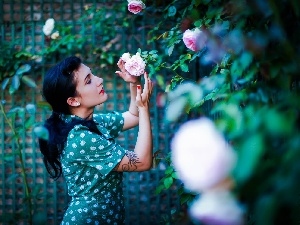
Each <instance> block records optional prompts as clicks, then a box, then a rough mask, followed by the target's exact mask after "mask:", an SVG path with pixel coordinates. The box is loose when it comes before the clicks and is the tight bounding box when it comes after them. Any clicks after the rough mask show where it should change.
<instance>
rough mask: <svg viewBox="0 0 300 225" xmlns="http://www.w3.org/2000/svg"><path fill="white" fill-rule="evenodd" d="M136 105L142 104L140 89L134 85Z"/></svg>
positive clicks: (139, 86)
mask: <svg viewBox="0 0 300 225" xmlns="http://www.w3.org/2000/svg"><path fill="white" fill-rule="evenodd" d="M136 104H137V106H141V104H142V87H141V85H136Z"/></svg>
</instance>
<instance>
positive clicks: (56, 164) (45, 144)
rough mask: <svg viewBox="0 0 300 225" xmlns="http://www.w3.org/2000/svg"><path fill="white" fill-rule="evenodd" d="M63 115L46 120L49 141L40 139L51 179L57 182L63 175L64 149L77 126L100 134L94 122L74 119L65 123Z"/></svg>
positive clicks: (53, 114) (56, 115)
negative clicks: (62, 157) (70, 134)
mask: <svg viewBox="0 0 300 225" xmlns="http://www.w3.org/2000/svg"><path fill="white" fill-rule="evenodd" d="M62 115H63V114H60V113H57V112H54V111H53V113H52V115H51V116H50V117H49V118H48V119H47V120H46V122H45V124H44V127H45V128H46V129H47V130H48V132H49V139H48V140H44V139H39V146H40V151H41V153H42V154H43V161H44V164H45V166H46V169H47V171H48V173H49V174H50V177H51V178H53V179H55V180H57V179H58V178H59V177H60V176H61V174H62V166H61V162H60V155H61V153H62V150H63V149H64V145H65V142H66V140H67V137H68V134H69V132H70V131H71V130H72V129H73V127H74V126H75V125H78V124H81V125H83V126H86V127H88V129H89V130H90V131H92V132H95V133H97V134H100V131H99V130H98V128H97V125H96V123H95V122H94V120H83V119H76V118H72V120H71V121H70V122H65V121H64V120H63V119H62V118H61V116H62Z"/></svg>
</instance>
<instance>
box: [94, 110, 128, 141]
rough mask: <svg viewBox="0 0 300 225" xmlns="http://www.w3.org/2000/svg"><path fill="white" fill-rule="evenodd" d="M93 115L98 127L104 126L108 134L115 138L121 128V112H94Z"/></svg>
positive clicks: (122, 124) (122, 119) (122, 121)
mask: <svg viewBox="0 0 300 225" xmlns="http://www.w3.org/2000/svg"><path fill="white" fill-rule="evenodd" d="M93 117H94V120H95V121H96V122H97V123H98V124H99V125H100V127H104V128H106V129H107V130H108V131H109V133H110V136H111V137H113V138H116V137H117V136H118V135H119V133H120V132H121V131H122V129H123V126H124V118H123V116H122V114H121V113H118V112H112V113H107V114H94V116H93Z"/></svg>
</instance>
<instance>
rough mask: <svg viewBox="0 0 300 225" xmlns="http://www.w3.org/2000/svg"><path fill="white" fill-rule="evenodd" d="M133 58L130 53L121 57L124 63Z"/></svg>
mask: <svg viewBox="0 0 300 225" xmlns="http://www.w3.org/2000/svg"><path fill="white" fill-rule="evenodd" d="M130 58H131V56H130V54H129V53H128V52H126V53H124V54H123V55H122V56H121V59H122V60H123V61H124V62H127V60H129V59H130Z"/></svg>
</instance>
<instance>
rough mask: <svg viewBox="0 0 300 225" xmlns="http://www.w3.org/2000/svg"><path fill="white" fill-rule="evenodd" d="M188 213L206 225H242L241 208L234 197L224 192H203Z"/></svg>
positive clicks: (242, 211)
mask: <svg viewBox="0 0 300 225" xmlns="http://www.w3.org/2000/svg"><path fill="white" fill-rule="evenodd" d="M189 213H190V215H191V217H192V218H194V219H196V220H198V221H201V222H203V223H204V224H206V225H213V224H224V225H242V224H244V221H243V214H244V210H243V208H242V207H241V206H240V205H239V204H238V202H237V201H236V199H235V197H234V196H233V195H232V194H231V193H230V192H229V191H226V190H216V191H208V192H204V193H203V194H202V195H201V196H200V198H199V199H197V200H195V201H194V202H193V203H192V205H191V207H190V209H189Z"/></svg>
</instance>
